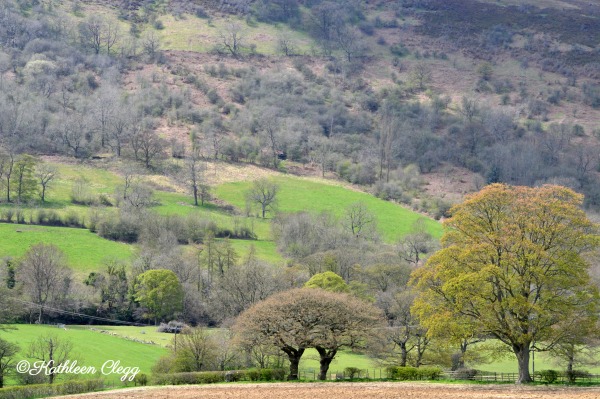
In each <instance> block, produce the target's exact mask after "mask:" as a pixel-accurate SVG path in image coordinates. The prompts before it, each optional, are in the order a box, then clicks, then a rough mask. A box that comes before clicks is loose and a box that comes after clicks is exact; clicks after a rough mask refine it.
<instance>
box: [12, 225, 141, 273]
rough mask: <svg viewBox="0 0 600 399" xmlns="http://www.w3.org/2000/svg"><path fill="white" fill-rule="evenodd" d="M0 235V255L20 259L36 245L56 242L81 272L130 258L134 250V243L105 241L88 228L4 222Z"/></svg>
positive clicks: (73, 266)
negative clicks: (111, 259) (105, 263)
mask: <svg viewBox="0 0 600 399" xmlns="http://www.w3.org/2000/svg"><path fill="white" fill-rule="evenodd" d="M0 236H1V237H2V239H1V240H0V257H6V256H11V257H15V258H18V257H20V256H22V255H23V254H24V253H25V252H27V250H28V249H29V247H30V246H32V245H34V244H38V243H45V244H54V245H56V246H57V247H58V248H60V249H61V250H62V251H63V252H64V253H65V255H66V256H67V262H68V265H69V266H70V267H71V268H72V269H73V270H74V271H75V272H77V273H81V274H87V273H89V272H91V271H95V270H98V269H99V267H100V265H101V264H102V261H103V260H105V259H107V258H116V259H122V260H128V259H130V258H131V256H132V255H133V253H134V247H133V246H131V245H127V244H123V243H119V242H114V241H109V240H105V239H103V238H101V237H99V236H98V235H96V234H94V233H91V232H90V231H88V230H86V229H75V228H65V227H48V226H31V225H17V224H5V223H0Z"/></svg>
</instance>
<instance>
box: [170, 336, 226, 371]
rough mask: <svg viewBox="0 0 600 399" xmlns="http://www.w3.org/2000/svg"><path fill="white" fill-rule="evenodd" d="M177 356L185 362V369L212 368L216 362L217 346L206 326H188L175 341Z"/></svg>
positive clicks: (199, 369)
mask: <svg viewBox="0 0 600 399" xmlns="http://www.w3.org/2000/svg"><path fill="white" fill-rule="evenodd" d="M174 350H175V352H176V353H177V357H178V358H180V359H182V360H183V362H185V366H184V367H185V371H202V370H207V369H210V368H211V367H210V366H212V364H213V363H214V358H215V352H216V350H217V346H216V344H215V342H214V340H213V339H212V337H211V336H210V334H209V332H208V330H207V329H205V328H201V327H197V328H188V329H185V330H184V331H183V332H182V334H180V335H179V339H178V340H177V341H175V343H174Z"/></svg>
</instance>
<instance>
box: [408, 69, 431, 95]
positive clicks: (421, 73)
mask: <svg viewBox="0 0 600 399" xmlns="http://www.w3.org/2000/svg"><path fill="white" fill-rule="evenodd" d="M410 80H411V81H412V83H413V84H414V85H416V86H417V88H418V89H419V90H425V85H426V84H427V83H429V81H430V80H431V68H429V66H428V65H426V64H424V63H422V62H420V63H418V64H417V65H415V67H414V68H413V70H412V72H411V74H410Z"/></svg>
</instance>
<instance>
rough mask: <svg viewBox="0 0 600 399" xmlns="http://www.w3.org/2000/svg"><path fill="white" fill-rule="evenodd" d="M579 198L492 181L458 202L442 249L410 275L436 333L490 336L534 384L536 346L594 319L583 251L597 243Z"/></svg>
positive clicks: (420, 310) (418, 306) (594, 300)
mask: <svg viewBox="0 0 600 399" xmlns="http://www.w3.org/2000/svg"><path fill="white" fill-rule="evenodd" d="M582 201H583V196H582V195H579V194H577V193H575V192H574V191H572V190H570V189H568V188H564V187H560V186H553V185H545V186H543V187H539V188H529V187H512V186H508V185H502V184H493V185H490V186H487V187H485V188H484V189H483V190H481V191H480V192H479V193H476V194H474V195H471V196H470V197H468V198H467V199H466V201H465V202H464V203H462V204H459V205H457V206H455V207H454V208H453V209H452V211H451V212H452V218H451V219H449V220H448V221H446V222H445V224H446V227H447V229H446V232H445V234H444V236H443V238H442V244H443V249H441V250H440V251H438V252H437V253H436V254H434V255H433V256H432V257H431V258H430V259H429V261H428V262H427V264H426V265H425V266H424V267H423V268H421V269H417V270H416V271H415V272H414V274H413V277H412V281H413V283H414V284H415V285H416V286H417V287H418V288H419V289H420V290H421V292H420V295H419V297H418V298H417V300H416V303H415V306H414V308H413V309H414V310H415V311H416V312H417V314H418V315H419V317H420V319H421V321H422V323H423V324H424V325H425V326H426V327H428V328H429V331H430V334H442V332H443V331H448V330H454V331H457V332H458V333H459V335H462V336H465V337H466V336H467V335H469V334H472V333H473V332H476V333H477V334H482V335H486V336H491V337H494V338H496V339H498V340H499V341H500V342H502V343H503V344H505V345H506V346H508V348H509V349H510V350H511V351H512V352H513V353H514V354H515V355H516V357H517V360H518V364H519V380H518V381H519V382H521V383H523V382H529V381H531V376H530V374H529V355H530V350H531V348H532V347H533V346H535V347H536V349H538V350H544V349H550V348H552V347H553V346H554V345H556V343H558V342H560V341H561V340H564V339H566V338H567V334H566V332H568V331H569V330H574V329H577V328H578V324H579V323H581V322H582V320H590V319H595V318H596V315H597V311H598V292H597V289H596V288H595V287H593V286H592V284H591V283H590V277H589V274H588V263H587V261H586V259H585V257H584V254H585V253H586V252H588V251H590V250H592V249H594V248H595V247H597V246H598V242H599V241H598V235H597V234H596V233H597V229H596V226H595V225H594V224H592V223H591V222H590V221H589V220H588V219H587V217H586V216H585V213H584V212H583V211H582V210H581V209H580V208H579V206H580V205H581V203H582ZM465 326H467V327H468V329H469V330H470V331H464V329H465Z"/></svg>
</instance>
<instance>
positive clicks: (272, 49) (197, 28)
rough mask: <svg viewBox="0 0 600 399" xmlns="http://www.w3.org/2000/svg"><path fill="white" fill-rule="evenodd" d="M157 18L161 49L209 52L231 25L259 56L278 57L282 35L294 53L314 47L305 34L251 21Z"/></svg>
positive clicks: (185, 16)
mask: <svg viewBox="0 0 600 399" xmlns="http://www.w3.org/2000/svg"><path fill="white" fill-rule="evenodd" d="M159 19H160V21H161V22H162V23H163V26H164V29H161V30H158V31H156V32H157V33H158V35H159V37H160V39H161V48H162V49H164V50H185V51H195V52H200V53H206V52H209V51H211V50H212V49H213V48H214V47H215V45H217V44H220V43H221V37H220V35H221V33H223V34H227V32H228V29H229V25H230V24H235V25H237V26H239V28H240V30H241V36H242V38H243V44H244V45H245V46H251V45H253V46H256V52H257V53H259V54H267V55H272V54H277V40H278V38H279V36H280V35H281V34H283V33H285V34H286V35H288V36H289V37H290V38H291V39H292V40H293V42H294V45H295V46H294V47H295V51H296V52H299V53H305V52H308V51H309V50H310V47H311V45H312V44H313V41H312V39H311V38H310V37H309V36H308V35H307V34H306V33H303V32H299V31H294V30H291V29H290V28H289V27H287V26H285V25H273V24H266V23H262V22H254V21H252V22H250V23H248V22H247V21H246V20H245V19H242V18H236V17H230V18H210V19H202V18H198V17H195V16H192V15H183V16H181V17H175V16H173V15H161V16H160V18H159ZM148 29H153V28H151V27H149V28H148Z"/></svg>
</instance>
